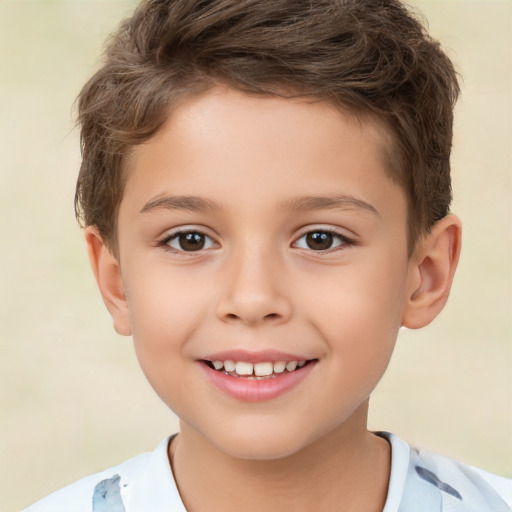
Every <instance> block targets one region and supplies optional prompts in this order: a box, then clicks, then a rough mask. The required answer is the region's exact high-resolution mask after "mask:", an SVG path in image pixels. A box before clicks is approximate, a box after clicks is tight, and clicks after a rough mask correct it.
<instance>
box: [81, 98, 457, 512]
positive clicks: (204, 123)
mask: <svg viewBox="0 0 512 512" xmlns="http://www.w3.org/2000/svg"><path fill="white" fill-rule="evenodd" d="M388 144H389V141H388V137H387V134H386V131H385V128H384V127H383V126H382V125H381V124H379V123H378V122H377V121H375V120H371V119H366V118H361V119H358V120H355V119H354V118H353V117H349V116H347V115H345V114H343V113H342V112H340V111H339V110H337V109H335V108H334V107H332V106H330V105H329V104H327V103H325V102H321V101H316V102H312V101H305V100H300V101H299V100H287V99H279V98H261V97H259V98H254V97H249V96H246V95H243V94H241V93H238V92H235V91H231V90H228V89H222V88H219V89H215V90H213V91H210V92H209V93H206V94H204V95H202V96H199V97H195V98H193V99H190V100H189V101H187V102H185V103H184V104H182V105H180V106H178V107H176V108H175V109H174V110H173V111H172V112H171V113H170V115H169V119H168V121H167V123H166V124H165V126H164V127H163V128H162V129H161V130H160V132H159V133H158V134H157V135H155V136H154V137H153V138H152V139H151V140H150V141H148V142H147V143H146V144H144V145H142V146H140V147H138V148H136V149H135V150H134V151H133V153H132V155H131V158H130V162H129V168H128V169H127V173H128V174H127V176H128V178H127V182H126V189H125V191H124V196H123V200H122V202H121V205H120V209H119V219H118V221H119V222H118V251H119V258H118V259H116V258H115V257H114V256H113V255H112V254H111V253H110V252H109V250H108V248H107V246H106V245H105V244H104V243H103V241H102V239H101V236H100V235H99V234H98V232H97V231H96V230H95V228H89V229H88V230H87V235H86V236H87V242H88V246H89V255H90V259H91V264H92V267H93V270H94V273H95V275H96V278H97V280H98V284H99V287H100V290H101V293H102V295H103V298H104V300H105V303H106V305H107V307H108V309H109V311H110V313H111V315H112V317H113V320H114V326H115V328H116V330H117V331H118V332H119V333H121V334H125V335H133V340H134V344H135V349H136V352H137V356H138V358H139V361H140V364H141V367H142V369H143V371H144V372H145V374H146V376H147V378H148V380H149V382H150V383H151V385H152V386H153V388H154V389H155V391H156V392H157V393H158V394H159V396H160V397H161V398H162V400H163V401H164V402H165V403H166V404H167V405H168V406H169V407H170V408H171V409H172V410H173V411H174V412H175V413H176V414H177V415H178V416H179V417H180V423H181V433H180V434H179V436H178V437H177V439H176V441H175V442H174V443H173V444H172V445H171V448H170V457H171V460H172V465H173V471H174V474H175V477H176V480H177V483H178V486H179V489H180V493H181V495H182V498H183V501H184V503H185V505H186V507H187V510H189V511H190V512H201V511H205V510H208V511H209V512H215V511H217V510H218V511H221V510H222V511H224V512H225V511H231V510H235V509H236V510H239V509H240V506H243V509H244V510H246V511H252V510H262V509H264V510H267V511H273V510H283V509H285V510H286V509H288V510H289V509H293V510H296V511H301V510H318V511H331V510H332V511H333V510H339V509H340V504H343V507H342V508H343V509H344V510H351V511H353V512H357V511H365V512H371V511H380V510H382V507H383V505H384V502H385V498H386V490H387V484H388V479H389V467H390V454H389V446H388V445H387V442H386V441H384V440H383V439H381V438H379V437H377V436H375V435H373V434H372V433H369V432H368V431H367V427H366V423H367V409H368V400H369V396H370V393H371V392H372V390H373V389H374V388H375V386H376V384H377V383H378V381H379V379H380V378H381V376H382V375H383V373H384V371H385V369H386V366H387V364H388V362H389V359H390V357H391V354H392V351H393V348H394V344H395V340H396V337H397V332H398V329H399V328H400V326H402V325H405V326H407V327H411V328H418V327H422V326H423V325H426V324H427V323H429V322H430V321H431V320H432V319H433V318H434V317H435V316H436V315H437V314H438V313H439V311H440V310H441V309H442V308H443V306H444V304H445V301H446V298H447V296H448V293H449V289H450V286H451V281H452V278H453V273H454V271H455V267H456V264H457V260H458V254H459V248H460V222H459V221H458V219H457V218H456V217H455V216H448V217H446V218H445V219H443V220H441V221H440V222H438V223H437V224H436V225H435V226H434V227H433V229H432V231H431V234H429V235H428V236H426V237H424V238H423V239H422V240H421V241H420V242H419V243H418V246H417V248H416V250H415V252H414V254H413V256H412V257H410V258H409V257H408V254H407V227H406V222H407V205H406V203H407V202H406V198H405V195H404V193H403V191H402V190H401V188H400V187H399V186H398V185H396V184H395V183H394V182H392V181H391V180H390V178H389V177H388V174H387V173H386V168H385V162H386V161H387V160H386V159H385V158H384V149H385V148H386V146H387V145H388ZM171 196H172V197H180V196H194V197H196V198H201V199H203V200H206V201H209V203H208V207H207V208H199V209H197V208H193V209H191V208H190V207H184V204H183V201H182V202H181V203H179V206H180V208H175V207H174V206H176V205H177V202H176V200H175V199H174V200H169V199H167V198H169V197H171ZM306 196H307V197H314V198H319V197H322V198H328V199H329V200H330V201H331V203H332V199H333V198H336V199H337V200H338V202H337V204H336V205H334V204H331V203H329V204H328V205H327V203H326V202H325V201H324V202H323V204H320V203H319V201H318V200H309V201H304V200H302V202H301V201H299V199H301V198H304V197H306ZM196 203H197V202H196ZM189 204H190V202H189ZM178 229H179V230H181V231H186V232H197V231H198V230H199V231H200V232H202V233H204V234H205V235H206V236H207V238H204V240H205V246H204V248H203V249H201V250H199V251H188V252H187V251H185V250H183V247H184V246H183V244H182V245H180V239H179V238H177V237H176V236H174V235H175V233H176V231H177V230H178ZM319 232H322V233H326V232H332V233H334V235H332V238H330V240H332V246H331V247H330V248H327V249H325V248H323V249H319V248H318V247H317V246H316V245H314V246H313V247H311V245H308V242H307V240H308V239H307V238H306V236H305V235H306V234H307V233H319ZM173 236H174V238H173ZM232 349H244V350H249V351H260V350H271V349H274V350H281V351H285V352H289V353H292V354H298V355H300V356H301V357H302V358H303V359H314V360H315V361H316V364H315V365H314V367H313V368H312V370H311V371H309V373H308V375H307V377H306V378H304V379H303V380H302V381H301V382H300V383H299V384H298V385H297V386H295V387H294V388H293V389H292V390H290V391H288V392H287V393H284V394H283V395H281V396H279V397H277V398H275V399H273V400H268V401H263V402H257V403H253V402H245V401H241V400H236V399H234V398H232V397H229V396H227V395H225V394H224V393H223V392H221V391H219V389H217V388H216V387H215V386H213V385H212V384H211V382H210V381H209V380H208V379H206V378H205V376H204V372H202V371H201V368H200V363H199V362H198V360H200V359H201V358H205V356H206V355H207V354H211V353H214V352H219V351H225V350H232ZM211 468H215V471H212V470H211ZM226 482H229V485H228V484H226Z"/></svg>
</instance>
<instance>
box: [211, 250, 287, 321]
mask: <svg viewBox="0 0 512 512" xmlns="http://www.w3.org/2000/svg"><path fill="white" fill-rule="evenodd" d="M226 267H227V272H225V273H224V278H225V279H226V281H225V282H224V283H223V284H222V290H223V292H222V296H221V297H220V299H219V302H218V305H217V316H218V317H219V318H220V319H221V320H222V321H224V322H228V323H238V324H245V325H248V326H258V325H263V324H273V325H277V324H281V323H284V322H286V321H288V320H289V318H290V317H291V315H292V304H291V302H290V300H289V298H288V297H289V296H288V293H287V290H288V286H287V283H286V282H285V280H286V278H285V275H284V273H283V272H282V269H280V268H279V262H278V258H277V257H276V256H275V255H272V254H271V253H270V251H264V250H260V251H258V250H255V249H254V247H253V248H252V249H251V250H247V251H240V253H239V254H237V255H233V257H232V258H229V260H227V261H226ZM288 292H289V290H288Z"/></svg>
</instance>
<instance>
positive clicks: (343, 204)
mask: <svg viewBox="0 0 512 512" xmlns="http://www.w3.org/2000/svg"><path fill="white" fill-rule="evenodd" d="M283 206H284V207H285V208H288V209H290V210H294V211H307V210H336V209H342V210H352V209H356V210H366V211H368V212H370V213H372V214H374V215H376V216H377V217H380V214H379V212H378V211H377V209H376V208H375V207H374V206H373V205H371V204H370V203H367V202H366V201H363V200H361V199H357V198H355V197H353V196H350V195H333V196H299V197H296V198H293V199H291V200H290V201H287V202H285V203H284V205H283Z"/></svg>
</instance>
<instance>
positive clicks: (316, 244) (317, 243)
mask: <svg viewBox="0 0 512 512" xmlns="http://www.w3.org/2000/svg"><path fill="white" fill-rule="evenodd" d="M306 243H307V245H308V247H309V248H310V249H316V250H317V251H318V250H325V249H330V247H331V246H332V243H333V235H332V234H331V233H326V232H325V231H314V232H312V233H308V234H307V235H306Z"/></svg>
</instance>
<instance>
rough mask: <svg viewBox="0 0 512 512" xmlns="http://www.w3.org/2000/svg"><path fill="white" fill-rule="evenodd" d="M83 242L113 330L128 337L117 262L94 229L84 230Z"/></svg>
mask: <svg viewBox="0 0 512 512" xmlns="http://www.w3.org/2000/svg"><path fill="white" fill-rule="evenodd" d="M85 240H86V243H87V250H88V253H89V262H90V264H91V267H92V271H93V273H94V277H95V278H96V282H97V283H98V287H99V289H100V293H101V296H102V297H103V302H104V303H105V306H107V309H108V311H109V313H110V315H111V316H112V320H113V321H114V329H115V330H116V331H117V332H118V333H119V334H121V335H123V336H130V335H131V328H130V320H129V315H128V304H127V301H126V296H125V289H124V283H123V278H122V275H121V268H120V267H119V262H118V261H117V259H116V258H115V257H114V256H113V255H112V253H111V252H110V249H109V248H108V247H107V246H106V244H105V243H104V241H103V239H102V237H101V235H100V234H99V232H98V230H97V229H96V228H95V227H88V228H87V229H86V231H85Z"/></svg>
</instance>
